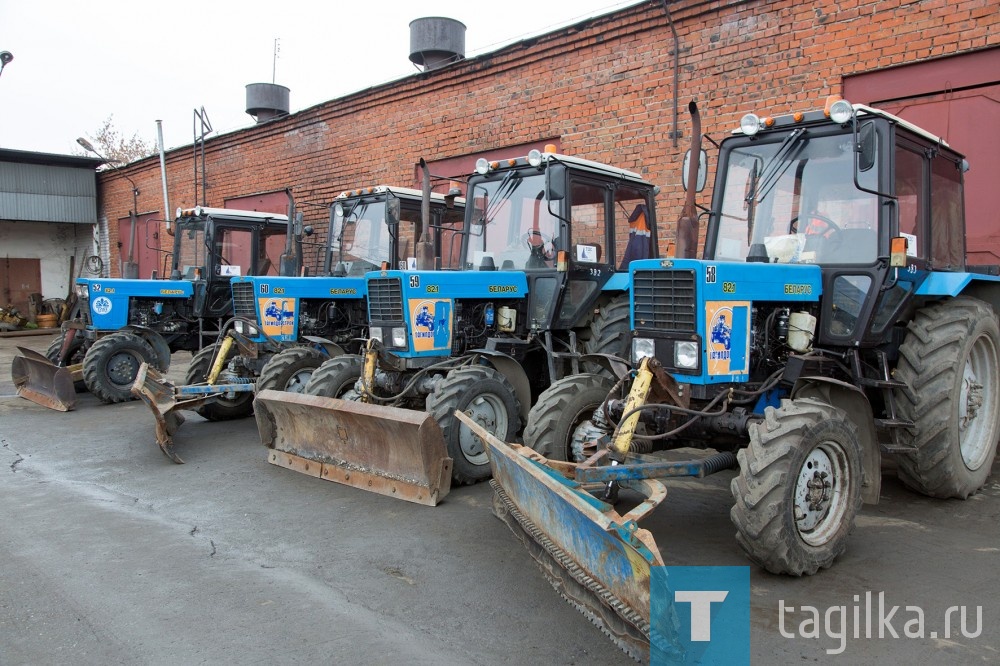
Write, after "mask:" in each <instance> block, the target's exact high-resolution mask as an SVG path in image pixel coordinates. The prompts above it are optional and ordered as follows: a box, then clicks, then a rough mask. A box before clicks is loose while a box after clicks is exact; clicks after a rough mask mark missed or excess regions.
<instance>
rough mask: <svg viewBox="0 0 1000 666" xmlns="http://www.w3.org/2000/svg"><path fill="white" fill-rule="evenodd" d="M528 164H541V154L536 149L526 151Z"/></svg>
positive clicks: (534, 165)
mask: <svg viewBox="0 0 1000 666" xmlns="http://www.w3.org/2000/svg"><path fill="white" fill-rule="evenodd" d="M528 164H530V165H531V166H533V167H536V166H541V164H542V154H541V153H540V152H538V151H537V150H529V151H528Z"/></svg>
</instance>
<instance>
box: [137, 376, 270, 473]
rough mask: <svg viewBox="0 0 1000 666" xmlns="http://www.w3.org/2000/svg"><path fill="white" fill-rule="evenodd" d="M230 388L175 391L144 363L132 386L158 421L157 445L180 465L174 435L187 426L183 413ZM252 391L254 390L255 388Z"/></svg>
mask: <svg viewBox="0 0 1000 666" xmlns="http://www.w3.org/2000/svg"><path fill="white" fill-rule="evenodd" d="M233 388H237V389H239V388H242V387H232V386H229V385H210V384H192V385H191V386H182V387H175V386H174V385H173V384H171V383H170V382H168V381H167V380H166V379H164V378H163V376H162V375H161V374H160V373H159V372H157V371H156V370H155V369H154V368H151V367H149V365H148V364H146V363H143V364H142V365H141V366H139V372H138V373H137V374H136V376H135V381H134V382H133V383H132V395H134V396H136V397H137V398H141V399H142V401H143V402H144V403H146V405H147V406H148V407H149V408H150V410H152V412H153V418H155V419H156V443H157V445H159V447H160V450H161V451H163V454H164V455H165V456H167V457H168V458H170V459H171V460H173V461H174V462H175V463H177V464H184V461H183V460H182V459H181V457H180V456H179V455H177V453H176V452H175V451H174V440H173V435H174V433H175V432H177V429H178V428H180V427H181V424H183V423H184V415H183V414H181V413H180V412H181V410H184V409H195V408H196V407H198V406H200V405H203V404H204V403H206V402H208V401H209V400H213V399H214V398H215V396H216V395H218V394H219V393H220V392H223V391H225V390H227V389H233ZM251 388H252V387H251Z"/></svg>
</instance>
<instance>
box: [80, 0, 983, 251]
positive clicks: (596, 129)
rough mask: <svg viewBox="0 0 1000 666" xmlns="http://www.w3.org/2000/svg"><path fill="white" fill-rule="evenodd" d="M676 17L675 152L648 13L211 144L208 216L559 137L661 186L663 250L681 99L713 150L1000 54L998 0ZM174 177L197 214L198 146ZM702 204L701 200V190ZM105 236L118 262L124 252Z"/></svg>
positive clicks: (773, 6)
mask: <svg viewBox="0 0 1000 666" xmlns="http://www.w3.org/2000/svg"><path fill="white" fill-rule="evenodd" d="M671 11H672V18H673V22H674V27H675V28H676V31H677V34H678V37H679V39H680V45H681V48H680V56H681V57H680V85H679V90H678V94H677V107H678V109H679V119H680V122H679V126H680V130H681V132H682V133H683V138H682V139H681V140H680V141H679V142H678V146H677V147H674V145H673V140H672V138H671V132H672V130H673V127H672V123H673V109H674V106H673V104H674V102H673V93H674V91H673V37H672V33H671V29H670V26H669V25H668V22H667V19H666V15H665V13H664V11H663V7H662V4H661V3H660V2H650V3H644V4H642V5H639V6H636V7H633V8H629V9H625V10H622V11H620V12H617V13H615V14H612V15H608V16H604V17H599V18H596V19H592V20H590V21H586V22H583V23H580V24H577V25H576V26H572V27H570V28H566V29H563V30H560V31H558V32H555V33H550V34H547V35H542V36H540V37H537V38H535V39H532V40H526V41H523V42H520V43H518V44H515V45H512V46H510V47H507V48H505V49H503V50H501V51H498V52H494V53H492V54H488V55H485V56H480V57H478V58H475V59H471V60H466V61H463V62H461V63H458V64H456V65H453V66H449V67H446V68H443V69H441V70H437V71H433V72H424V73H417V74H414V75H412V76H409V77H407V78H405V79H401V80H399V81H396V82H394V83H390V84H385V85H381V86H378V87H374V88H370V89H368V90H365V91H362V92H359V93H356V94H354V95H350V96H347V97H343V98H340V99H337V100H333V101H330V102H327V103H325V104H321V105H318V106H315V107H312V108H309V109H306V110H304V111H301V112H299V113H296V114H294V115H292V116H288V117H286V118H283V119H279V120H277V121H273V122H271V123H268V124H265V125H259V126H254V127H251V128H248V129H246V130H241V131H238V132H233V133H230V134H226V135H222V136H219V137H213V138H210V139H209V140H208V142H207V144H206V151H205V152H206V167H207V174H208V176H207V179H206V180H207V186H208V187H207V201H206V202H204V203H207V204H208V205H210V206H222V205H223V202H224V200H225V199H227V198H232V197H237V196H245V195H249V194H255V193H259V192H267V191H272V190H275V189H280V188H284V187H292V188H293V192H294V195H295V198H296V200H297V201H299V202H304V201H311V202H314V203H320V204H327V203H329V202H330V201H331V200H332V199H333V197H335V196H336V195H337V194H338V193H339V192H341V191H342V190H344V189H348V188H351V187H358V186H361V185H373V184H398V185H406V186H411V187H418V186H419V183H417V182H415V181H414V173H415V171H414V165H415V164H416V162H417V161H418V160H419V158H420V157H424V158H425V159H427V160H428V161H434V160H445V159H450V158H456V157H460V156H463V155H466V154H469V153H476V152H481V151H487V150H495V149H498V148H503V147H504V146H508V145H515V144H524V143H527V142H531V141H538V140H546V139H549V138H551V137H559V140H560V144H561V150H562V152H564V153H567V154H572V155H577V156H580V157H585V158H588V159H592V160H598V161H603V162H607V163H610V164H613V165H615V166H618V167H622V168H625V169H630V170H632V171H636V172H639V173H641V174H643V175H644V176H645V177H646V178H648V179H649V180H651V181H653V182H655V183H657V184H659V185H660V186H661V187H662V191H661V193H660V195H659V197H658V199H657V217H658V219H659V222H660V226H661V233H660V238H661V239H662V241H663V242H664V243H665V242H666V240H669V239H671V238H672V237H673V228H672V227H673V222H674V220H676V218H677V216H678V214H679V210H680V204H681V200H682V192H681V188H680V186H679V181H680V159H679V156H680V155H681V153H683V151H684V150H685V149H686V147H687V142H688V141H689V133H690V122H689V119H688V117H687V112H686V107H687V103H688V101H690V100H692V99H695V100H697V102H698V103H699V107H700V109H701V114H702V119H703V131H704V132H705V133H706V134H709V135H711V136H712V137H713V138H716V139H721V138H722V136H723V135H724V134H725V133H727V132H728V131H729V130H730V128H732V127H734V126H736V125H737V124H738V122H739V118H740V116H742V115H743V114H744V113H746V112H748V111H756V112H758V113H773V114H777V113H783V112H787V111H790V110H804V109H808V108H815V107H817V106H821V105H822V102H823V99H824V98H825V96H826V95H829V94H832V93H840V92H841V81H842V77H844V76H846V75H849V74H856V73H859V72H868V71H872V70H877V69H881V68H885V67H890V66H895V65H900V64H903V63H908V62H914V61H919V60H926V59H930V58H936V57H941V56H946V55H953V54H957V53H962V52H968V51H973V50H978V49H983V48H987V47H997V46H1000V11H997V8H996V0H965V1H962V0H957V1H956V0H952V1H951V2H946V1H945V0H923V1H920V0H917V1H913V0H878V1H877V2H873V1H870V0H844V1H842V2H832V1H830V0H823V1H820V2H811V3H792V2H788V0H774V1H772V2H759V1H758V2H749V1H746V0H729V1H726V0H721V1H717V2H698V1H694V2H692V1H690V0H688V1H684V0H682V1H681V2H672V3H671ZM317 75H319V76H323V75H325V74H324V73H323V72H317ZM294 94H295V91H294V90H293V91H292V95H294ZM853 101H865V100H853ZM958 148H959V149H960V150H961V147H960V146H959V147H958ZM167 167H168V173H169V180H168V186H169V192H170V205H171V208H176V207H178V206H181V205H191V204H193V203H194V202H195V185H194V161H193V150H192V149H191V148H190V147H188V148H185V149H178V150H175V151H172V152H171V153H169V154H168V155H167ZM126 171H127V172H128V173H129V175H131V176H132V178H133V179H134V180H135V181H136V182H137V184H138V186H139V188H140V190H141V192H142V195H141V197H140V205H139V208H140V210H141V211H148V210H158V209H161V208H162V189H161V186H160V170H159V161H158V159H157V158H156V157H152V158H149V159H147V160H143V161H141V162H138V163H136V164H135V165H134V166H132V167H129V168H128V169H127V170H126ZM199 192H200V186H199ZM101 193H102V197H101V204H100V205H101V206H102V213H103V214H106V215H107V216H108V217H110V218H111V219H116V218H118V217H121V216H123V215H125V214H127V211H128V210H129V208H131V206H132V197H131V190H130V188H129V184H128V183H127V182H126V181H125V180H124V179H123V178H121V177H120V176H119V175H118V174H116V173H114V172H105V173H104V174H102V176H101ZM702 199H703V201H702V203H707V200H706V199H707V194H705V195H702ZM301 210H304V212H305V213H306V220H307V222H309V223H311V224H313V225H314V226H317V227H318V228H321V227H323V226H325V224H326V219H327V213H326V211H324V210H323V209H322V208H318V207H315V208H314V207H303V208H301ZM171 215H172V213H171ZM112 233H113V232H112ZM161 238H166V236H165V235H161ZM110 240H111V249H112V255H113V256H112V261H111V266H117V263H118V262H117V256H116V254H115V253H116V252H117V248H116V246H115V241H116V240H117V239H115V238H112V239H110Z"/></svg>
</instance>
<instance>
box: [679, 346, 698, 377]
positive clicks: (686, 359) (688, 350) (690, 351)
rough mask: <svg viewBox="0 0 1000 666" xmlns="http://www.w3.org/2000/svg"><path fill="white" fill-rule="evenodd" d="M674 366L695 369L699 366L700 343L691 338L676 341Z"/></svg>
mask: <svg viewBox="0 0 1000 666" xmlns="http://www.w3.org/2000/svg"><path fill="white" fill-rule="evenodd" d="M674 367H675V368H684V369H685V370H694V369H696V368H697V367H698V343H697V342H693V341H691V340H678V341H676V342H674Z"/></svg>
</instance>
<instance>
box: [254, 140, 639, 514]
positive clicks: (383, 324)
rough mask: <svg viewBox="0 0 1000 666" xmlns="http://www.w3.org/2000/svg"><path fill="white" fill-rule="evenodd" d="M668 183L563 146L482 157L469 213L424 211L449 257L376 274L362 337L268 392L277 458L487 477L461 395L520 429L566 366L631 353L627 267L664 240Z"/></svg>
mask: <svg viewBox="0 0 1000 666" xmlns="http://www.w3.org/2000/svg"><path fill="white" fill-rule="evenodd" d="M655 191H656V188H655V187H654V186H653V185H652V184H651V183H649V182H647V181H646V180H644V179H643V178H642V177H640V176H639V175H637V174H635V173H632V172H629V171H624V170H622V169H617V168H614V167H609V166H606V165H603V164H599V163H596V162H592V161H589V160H584V159H580V158H576V157H572V156H566V155H560V154H557V153H556V152H554V150H553V151H546V152H544V153H543V152H540V151H532V152H531V153H529V155H527V156H525V157H519V158H516V159H510V160H504V161H502V162H493V163H490V162H487V161H486V160H482V161H481V162H480V164H479V165H477V171H476V173H475V174H473V175H472V176H471V177H470V178H469V181H468V185H467V198H466V208H465V220H464V227H463V228H461V229H442V228H438V227H436V226H435V225H427V227H426V228H427V230H428V231H429V232H431V236H432V237H434V238H436V242H437V243H438V245H439V246H440V247H441V248H442V254H440V255H439V257H438V259H437V261H436V262H432V263H429V264H423V265H420V264H419V263H418V266H417V270H398V269H396V270H390V269H385V270H381V271H377V272H372V273H369V274H368V277H367V280H368V313H369V323H370V331H369V342H368V345H367V348H366V350H365V353H364V354H363V355H355V354H345V355H341V356H338V357H336V358H332V359H330V360H329V361H326V362H325V363H324V364H323V365H322V366H321V367H320V368H319V369H318V370H317V371H316V372H314V373H313V375H312V378H311V379H310V381H309V384H308V385H307V387H306V393H307V394H308V395H307V396H304V397H297V396H289V395H286V394H282V395H280V396H277V395H269V392H260V393H258V396H257V400H256V402H257V405H258V409H257V415H258V424H259V425H260V427H261V436H262V439H263V440H264V442H265V444H266V445H268V446H269V447H270V448H272V449H273V451H272V452H271V456H270V459H271V462H273V463H275V464H279V465H284V466H287V467H291V468H293V469H297V470H300V471H301V470H302V469H303V468H306V467H309V468H310V469H313V470H319V469H321V468H325V469H328V470H329V473H328V474H327V475H326V477H327V478H331V479H333V480H338V481H344V482H348V483H351V484H353V485H358V486H359V487H365V488H368V489H373V490H376V491H377V492H384V493H386V494H393V495H395V496H400V497H405V498H406V499H412V500H413V501H420V502H424V503H429V504H434V503H436V502H437V501H438V500H439V499H441V498H442V497H443V496H444V494H445V493H447V492H448V490H449V488H450V484H451V479H452V478H453V479H454V480H455V481H456V482H458V483H473V482H475V481H478V480H480V479H483V478H485V477H487V476H488V475H489V464H488V460H487V458H486V451H485V447H484V444H483V442H482V441H481V439H480V438H479V437H477V436H475V435H474V434H473V433H472V432H471V431H470V430H469V429H468V428H467V427H465V426H463V425H461V424H460V423H459V422H458V421H457V420H456V419H455V416H454V414H455V411H456V410H458V411H462V412H465V413H467V414H470V415H472V416H473V418H474V419H476V420H477V421H478V422H479V423H481V424H483V425H485V426H486V427H487V428H488V429H489V430H490V431H491V432H494V433H495V434H497V435H498V436H499V437H502V438H508V439H509V438H513V437H515V436H517V435H518V433H520V431H521V428H522V424H523V423H524V420H525V418H526V417H527V415H528V410H529V408H530V407H531V405H532V404H533V403H534V400H535V399H536V397H537V396H538V394H539V393H540V392H541V391H543V390H544V389H545V388H547V387H548V386H549V385H550V384H551V383H552V382H553V381H555V380H557V379H559V378H561V377H563V376H566V375H568V374H574V373H577V372H579V371H580V369H581V368H583V367H588V368H589V367H593V368H596V369H600V368H602V367H604V366H606V365H607V364H609V363H610V362H611V361H609V360H608V359H607V358H604V356H621V357H624V356H625V355H626V354H627V351H628V344H629V339H628V330H629V323H628V275H627V273H626V272H625V267H626V266H627V265H628V264H629V262H631V261H632V260H634V259H639V258H642V257H650V256H655V248H656V236H655V219H654V213H653V211H654V204H653V201H654V196H655ZM421 240H423V238H421ZM418 256H420V255H419V253H418ZM418 261H419V260H418ZM585 354H591V355H593V356H592V357H587V356H585ZM602 355H604V356H602ZM320 398H322V399H320ZM307 403H308V404H309V405H310V407H311V409H309V410H307V411H300V410H305V408H304V407H302V405H304V404H307ZM359 403H360V408H361V411H360V412H359V411H358V407H359ZM261 405H263V409H261ZM411 410H416V411H417V412H420V413H419V414H415V413H414V411H411ZM306 413H308V416H306ZM302 418H308V419H309V422H310V426H309V429H308V430H309V432H308V433H306V432H305V429H304V428H301V427H298V420H299V419H302ZM431 423H433V425H430V424H431ZM338 432H347V433H348V434H350V435H354V436H353V437H349V438H348V439H344V437H339V436H338V435H337V433H338ZM290 433H291V435H289V434H290ZM286 435H289V436H288V437H286ZM365 437H366V438H367V441H365V442H363V441H362V438H365ZM297 438H298V439H297ZM348 440H350V441H348ZM355 440H356V441H355ZM338 461H339V462H338ZM387 461H388V462H387ZM310 462H311V463H312V464H311V465H310V464H309V463H310ZM338 464H340V465H342V466H346V467H347V468H356V470H357V469H364V470H366V472H365V473H364V474H362V473H359V472H357V471H355V472H350V473H341V472H343V467H342V468H341V469H340V470H339V471H338V470H337V469H335V468H336V467H337V465H338ZM442 466H447V467H448V471H447V473H445V471H443V467H442ZM345 476H348V477H350V480H347V481H345V479H344V477H345ZM404 477H405V478H406V479H409V481H405V482H399V483H395V482H393V483H388V482H387V481H386V480H387V479H392V480H396V479H400V478H404ZM447 477H451V478H447ZM442 479H443V480H442ZM369 481H370V482H371V483H370V484H369ZM418 497H419V499H417V498H418Z"/></svg>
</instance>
